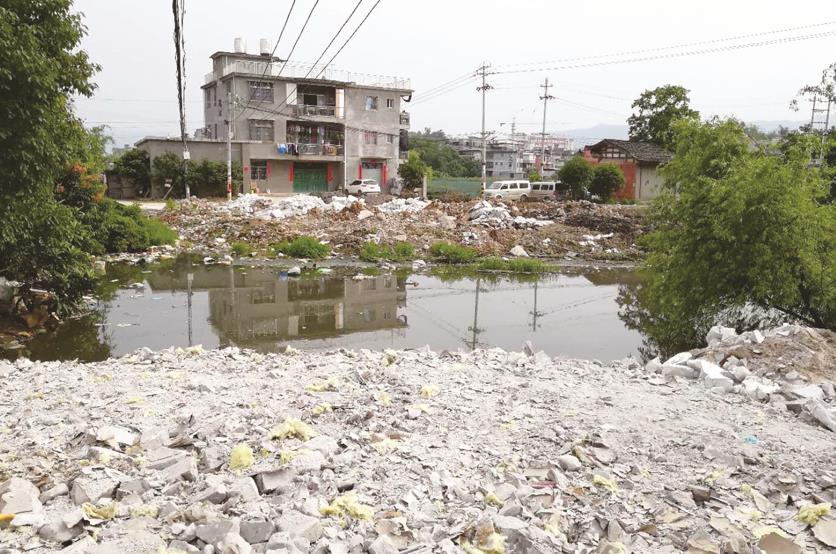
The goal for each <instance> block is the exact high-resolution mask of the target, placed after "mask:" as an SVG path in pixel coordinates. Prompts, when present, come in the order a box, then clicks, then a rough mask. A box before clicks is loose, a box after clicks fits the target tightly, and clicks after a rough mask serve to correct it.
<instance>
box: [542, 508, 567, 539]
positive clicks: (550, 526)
mask: <svg viewBox="0 0 836 554" xmlns="http://www.w3.org/2000/svg"><path fill="white" fill-rule="evenodd" d="M543 529H544V530H545V531H546V533H549V534H552V535H554V536H556V537H559V536H560V535H562V534H563V531H562V530H561V528H560V515H558V514H552V515H551V516H549V519H548V520H547V521H546V524H545V525H543Z"/></svg>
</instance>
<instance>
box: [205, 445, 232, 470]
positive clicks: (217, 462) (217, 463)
mask: <svg viewBox="0 0 836 554" xmlns="http://www.w3.org/2000/svg"><path fill="white" fill-rule="evenodd" d="M228 459H229V449H228V448H226V447H224V446H222V445H220V444H214V445H212V446H207V447H206V448H204V449H203V453H202V456H201V461H202V462H203V465H204V466H206V469H208V470H210V471H215V470H217V469H220V467H221V466H222V465H224V464H225V463H226V462H227V460H228Z"/></svg>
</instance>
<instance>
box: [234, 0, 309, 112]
mask: <svg viewBox="0 0 836 554" xmlns="http://www.w3.org/2000/svg"><path fill="white" fill-rule="evenodd" d="M294 6H296V0H293V2H292V3H291V4H290V9H289V10H287V16H286V17H285V18H284V24H282V30H281V31H279V38H277V39H276V43H275V44H274V45H273V50H272V51H271V52H270V61H268V62H267V63H265V64H264V71H262V72H261V79H264V76H265V75H267V70H268V69H269V67H270V63H271V62H272V61H273V56H275V55H276V50H277V49H278V48H279V43H280V42H281V41H282V37H283V36H284V30H285V29H286V28H287V22H288V21H289V20H290V14H292V13H293V7H294ZM251 104H252V98H247V104H246V105H245V106H244V109H243V110H241V112H240V113H239V114H238V115H236V116H235V117H234V118H233V121H238V118H239V117H240V116H242V115H243V114H244V112H246V111H247V109H248V108H250V105H251ZM229 108H230V106H227V109H229Z"/></svg>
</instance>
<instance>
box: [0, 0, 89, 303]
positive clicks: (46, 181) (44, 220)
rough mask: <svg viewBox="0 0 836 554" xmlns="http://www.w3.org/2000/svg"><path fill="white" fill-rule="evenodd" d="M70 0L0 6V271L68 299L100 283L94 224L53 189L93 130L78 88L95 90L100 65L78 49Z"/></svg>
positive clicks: (78, 28)
mask: <svg viewBox="0 0 836 554" xmlns="http://www.w3.org/2000/svg"><path fill="white" fill-rule="evenodd" d="M70 5H71V2H70V0H39V1H34V0H12V1H10V2H4V3H3V4H2V6H0V50H2V51H3V57H2V59H0V152H3V155H2V156H0V172H2V174H3V179H2V180H0V276H3V277H6V278H9V279H14V280H19V281H22V282H23V283H24V284H25V286H24V288H28V287H37V288H48V289H51V290H53V291H55V292H56V293H58V295H59V297H60V299H61V300H62V301H63V302H64V306H68V305H71V304H72V303H73V302H74V301H75V300H78V299H80V296H81V294H82V293H83V292H84V290H86V289H87V288H89V286H90V285H91V284H92V271H91V267H90V263H89V258H88V256H87V255H86V253H85V249H86V247H87V246H88V245H89V238H90V237H89V233H88V231H87V230H86V229H85V227H84V226H83V225H81V224H80V223H79V222H78V221H77V219H76V218H75V213H74V210H73V208H71V207H69V206H63V205H61V204H59V203H58V202H57V201H56V199H55V197H54V195H53V190H54V188H55V186H56V183H57V182H58V181H59V179H60V178H61V177H62V176H63V175H64V174H65V172H66V171H67V168H70V167H72V165H73V163H74V162H76V161H79V157H80V155H81V153H82V151H83V150H84V145H85V144H89V143H88V142H86V141H88V139H89V136H87V135H85V131H84V128H83V127H82V125H81V123H80V122H79V121H78V119H77V118H76V117H75V116H74V115H73V114H72V111H71V97H72V96H74V95H81V96H90V95H91V94H92V92H93V89H94V85H93V84H92V83H91V81H90V79H91V77H92V76H93V74H94V73H95V72H96V71H97V70H98V67H97V66H96V65H95V64H92V63H91V62H90V61H89V59H88V57H87V54H86V53H85V52H84V51H83V50H80V49H79V45H80V41H81V38H82V36H83V35H84V32H85V31H84V27H83V25H82V24H81V19H80V17H79V16H78V15H77V14H73V13H71V12H70Z"/></svg>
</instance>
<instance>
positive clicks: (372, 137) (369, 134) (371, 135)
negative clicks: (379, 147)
mask: <svg viewBox="0 0 836 554" xmlns="http://www.w3.org/2000/svg"><path fill="white" fill-rule="evenodd" d="M363 142H364V143H365V144H377V133H375V132H374V131H363Z"/></svg>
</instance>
